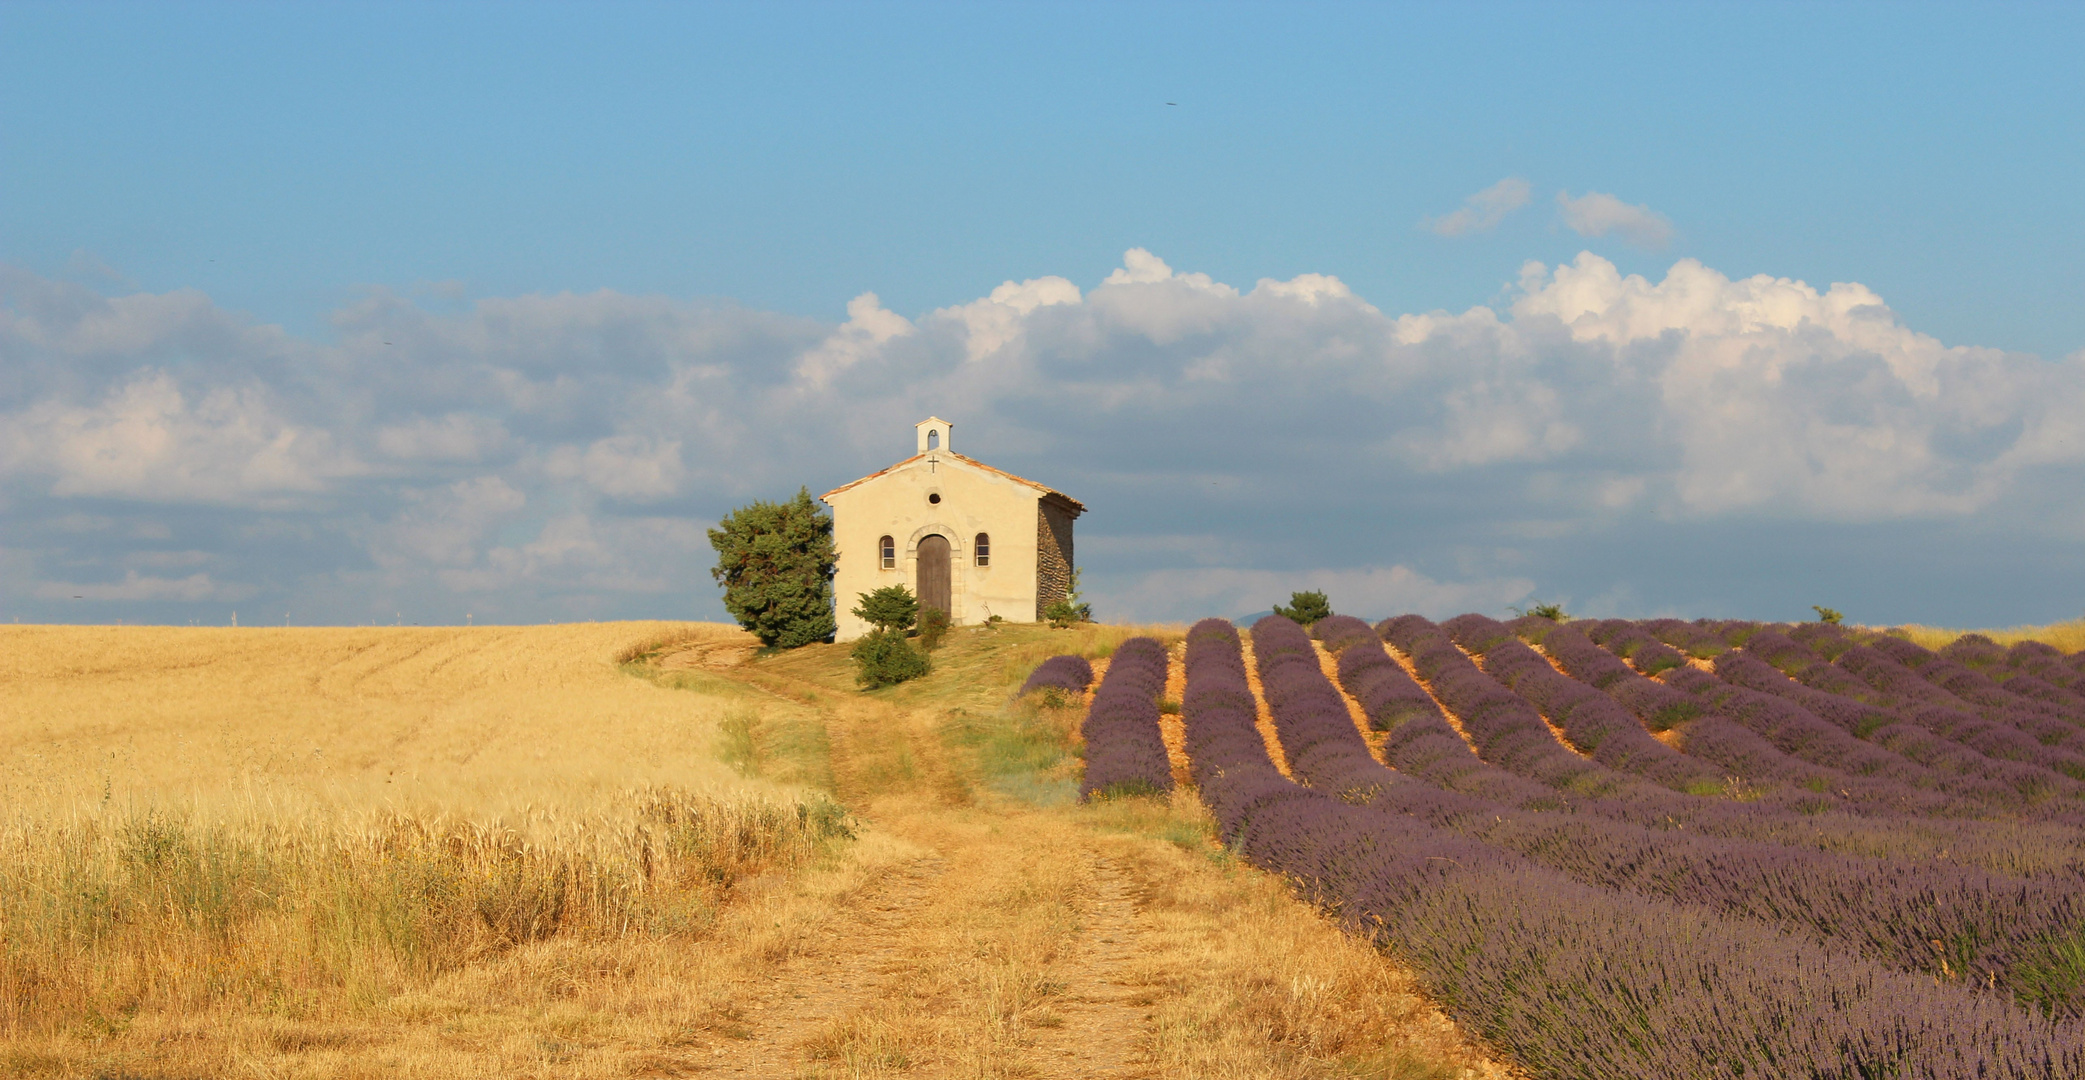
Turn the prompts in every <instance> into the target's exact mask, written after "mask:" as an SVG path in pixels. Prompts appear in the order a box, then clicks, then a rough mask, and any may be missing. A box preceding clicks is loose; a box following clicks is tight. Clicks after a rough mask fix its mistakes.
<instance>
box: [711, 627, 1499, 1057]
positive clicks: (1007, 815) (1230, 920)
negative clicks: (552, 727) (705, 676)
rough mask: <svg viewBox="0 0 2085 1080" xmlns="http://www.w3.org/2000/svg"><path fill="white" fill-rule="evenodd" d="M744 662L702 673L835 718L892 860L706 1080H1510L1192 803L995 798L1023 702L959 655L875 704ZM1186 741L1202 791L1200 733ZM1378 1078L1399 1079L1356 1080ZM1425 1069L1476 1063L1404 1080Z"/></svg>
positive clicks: (777, 983)
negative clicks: (1010, 706)
mask: <svg viewBox="0 0 2085 1080" xmlns="http://www.w3.org/2000/svg"><path fill="white" fill-rule="evenodd" d="M720 652H721V650H716V651H713V652H712V653H711V655H709V656H706V657H704V658H702V660H708V661H709V662H710V663H709V664H704V665H703V666H710V665H711V664H714V665H715V666H716V667H717V668H718V669H719V670H721V671H727V672H728V673H729V675H728V677H731V678H734V679H740V680H743V681H746V682H749V683H752V684H754V685H757V686H758V687H760V688H761V689H762V690H765V691H767V692H768V693H771V694H774V695H776V696H777V697H780V698H785V699H787V700H789V701H791V702H793V703H795V704H798V705H801V706H805V707H808V708H811V709H814V710H816V711H817V713H818V715H819V717H820V719H821V721H822V723H823V724H824V729H825V734H826V737H827V740H828V743H827V745H828V746H829V749H830V765H831V769H830V775H831V776H832V777H833V780H834V787H835V789H836V794H837V795H838V796H839V798H840V799H841V801H842V802H844V803H845V804H846V805H848V806H849V807H850V808H852V809H853V810H854V811H855V813H857V814H858V815H859V816H860V818H861V820H862V821H863V822H864V829H865V830H866V832H865V836H867V837H869V839H870V841H872V842H874V843H876V844H881V845H883V848H882V850H884V851H885V852H887V853H890V854H889V855H888V856H887V857H888V859H889V861H888V862H886V863H885V864H883V865H884V869H883V870H882V871H881V873H880V876H878V877H876V878H875V879H874V880H872V881H871V882H870V883H868V884H867V885H865V886H860V887H856V888H855V890H854V891H853V893H852V894H851V895H848V896H846V897H844V898H843V899H841V900H840V901H839V902H838V903H836V904H834V905H833V906H832V908H831V910H830V911H829V912H827V913H825V914H824V915H822V916H821V917H819V918H818V919H817V920H816V923H815V925H814V927H813V928H812V929H811V931H810V932H808V933H806V934H803V935H801V936H799V937H797V938H794V939H793V944H792V946H791V953H790V955H789V956H788V957H787V958H786V959H784V960H781V961H780V962H778V963H775V964H771V965H769V966H768V967H767V968H766V970H765V973H764V974H763V975H761V976H760V977H758V978H757V979H752V980H749V981H748V982H747V983H746V984H744V987H743V990H742V991H738V992H735V993H734V994H733V995H732V1002H733V1004H732V1006H731V1007H730V1008H728V1009H726V1010H724V1011H723V1012H722V1013H720V1014H719V1015H718V1016H717V1017H715V1018H713V1019H711V1020H709V1021H708V1022H706V1023H704V1024H703V1025H702V1026H703V1027H704V1028H705V1029H706V1032H705V1034H704V1035H703V1036H702V1037H701V1038H700V1040H699V1043H698V1045H697V1046H693V1047H691V1049H692V1050H695V1051H696V1052H695V1053H692V1054H690V1055H688V1057H687V1058H685V1059H683V1060H684V1061H685V1063H686V1065H685V1066H684V1068H683V1072H686V1071H688V1070H689V1069H692V1073H693V1074H697V1075H713V1076H720V1077H746V1078H763V1080H764V1078H787V1080H798V1078H804V1080H809V1078H827V1077H832V1078H838V1077H848V1078H853V1077H886V1076H887V1077H898V1076H903V1077H936V1078H938V1077H950V1078H954V1077H963V1078H966V1080H968V1078H972V1077H1003V1078H1013V1077H1031V1078H1042V1080H1073V1078H1088V1077H1096V1078H1123V1080H1128V1078H1147V1077H1148V1078H1158V1077H1168V1078H1170V1077H1181V1078H1186V1077H1199V1076H1208V1075H1219V1074H1221V1075H1230V1076H1239V1077H1255V1076H1270V1077H1271V1076H1281V1077H1297V1078H1302V1077H1317V1076H1323V1077H1332V1076H1347V1075H1363V1074H1365V1075H1385V1076H1390V1075H1399V1076H1401V1075H1413V1076H1422V1075H1423V1076H1429V1077H1432V1076H1440V1077H1451V1076H1462V1077H1474V1076H1487V1077H1489V1076H1505V1075H1508V1074H1507V1073H1506V1072H1505V1071H1504V1070H1501V1069H1500V1068H1498V1066H1497V1065H1496V1063H1495V1062H1491V1061H1488V1060H1486V1059H1485V1056H1484V1055H1483V1054H1482V1052H1481V1050H1479V1049H1478V1048H1476V1047H1474V1046H1473V1045H1472V1044H1470V1043H1469V1042H1468V1041H1467V1040H1465V1039H1464V1037H1463V1036H1462V1035H1461V1034H1460V1033H1459V1032H1458V1031H1457V1030H1456V1029H1455V1027H1454V1025H1452V1024H1451V1023H1449V1022H1448V1021H1447V1020H1446V1018H1445V1017H1444V1016H1442V1015H1441V1014H1440V1012H1439V1011H1438V1010H1437V1009H1434V1008H1433V1007H1432V1006H1431V1005H1430V1004H1428V1003H1426V1002H1425V1001H1424V1000H1423V999H1422V998H1420V997H1419V996H1418V995H1417V993H1416V984H1415V982H1414V980H1413V979H1412V978H1411V976H1410V975H1409V973H1407V972H1404V971H1402V970H1401V969H1399V968H1398V967H1397V966H1396V965H1394V964H1391V963H1389V962H1387V961H1386V960H1385V959H1384V958H1383V957H1382V956H1381V955H1379V954H1377V953H1376V952H1375V951H1374V950H1373V949H1372V948H1370V947H1369V946H1368V945H1367V944H1366V943H1365V942H1361V941H1359V940H1356V939H1353V938H1351V937H1349V936H1348V935H1346V934H1345V933H1343V932H1342V931H1341V930H1340V928H1339V927H1338V926H1337V924H1335V923H1333V922H1331V921H1330V920H1327V919H1325V918H1324V917H1322V916H1321V915H1320V914H1318V913H1317V912H1315V911H1314V910H1312V909H1310V908H1308V907H1307V906H1303V905H1299V904H1297V903H1296V902H1295V901H1294V900H1293V899H1291V898H1290V897H1289V896H1288V895H1287V893H1286V890H1285V888H1284V887H1283V885H1282V883H1281V882H1280V881H1278V880H1276V879H1272V878H1267V877H1264V876H1262V875H1257V874H1248V873H1240V872H1239V869H1240V868H1239V867H1238V866H1237V865H1236V864H1235V862H1234V861H1233V860H1232V859H1231V858H1230V857H1229V856H1227V855H1225V853H1224V852H1223V850H1222V849H1221V847H1220V845H1218V844H1216V843H1215V841H1214V840H1213V838H1212V837H1211V835H1210V833H1209V832H1208V831H1207V829H1208V825H1207V818H1206V814H1205V812H1204V811H1202V809H1201V807H1200V805H1199V803H1197V802H1196V801H1195V800H1194V797H1193V795H1192V794H1191V793H1182V794H1181V795H1179V796H1177V797H1176V798H1175V799H1174V800H1173V801H1172V802H1171V803H1170V804H1166V803H1157V802H1152V801H1149V800H1126V801H1124V802H1122V803H1121V804H1119V805H1116V804H1109V805H1107V806H1102V807H1071V806H1064V805H1060V804H1055V803H1051V802H1049V801H1040V802H1038V801H1025V800H1024V798H1016V797H1012V796H1009V795H1007V794H1005V793H1004V792H1002V791H1000V790H998V789H995V787H994V785H993V782H992V781H991V780H990V777H989V775H988V774H987V773H985V772H984V771H983V770H985V769H986V768H988V766H987V764H986V763H987V762H988V761H990V760H992V754H993V753H994V751H992V750H990V749H989V748H988V747H986V746H984V745H982V744H980V743H979V742H977V741H975V740H978V739H989V738H994V737H996V738H1009V737H1012V733H1016V732H1017V731H1018V730H1019V729H1018V725H1015V726H1013V727H1001V728H999V729H997V730H998V731H999V732H1000V734H999V735H997V736H992V735H989V734H972V733H975V732H981V731H984V730H985V728H984V727H979V726H978V725H979V724H980V722H981V721H980V720H979V719H974V718H979V717H982V716H984V715H987V714H988V711H989V713H996V714H997V715H999V716H1000V717H1001V719H1000V720H999V721H998V722H999V723H1001V724H1007V723H1009V721H1007V720H1006V719H1005V717H1006V714H1005V713H1004V712H1003V711H1002V710H1004V709H1005V706H1004V704H1003V701H1004V699H1003V698H996V697H995V698H994V699H993V700H992V701H990V702H984V701H980V700H978V699H977V698H975V697H974V696H965V695H964V693H963V692H962V690H961V688H960V683H959V681H958V680H960V678H961V676H962V674H963V668H962V667H961V666H960V665H961V664H963V663H964V662H965V659H964V657H963V656H962V655H961V654H959V653H956V652H953V651H951V652H945V653H943V654H941V656H940V657H938V658H937V664H945V665H946V668H945V670H946V671H947V672H948V675H949V679H950V681H949V682H947V683H944V684H943V686H944V688H943V689H936V688H933V687H921V688H919V689H918V690H912V691H901V692H900V693H896V694H881V695H860V694H856V693H852V692H842V691H839V688H838V687H837V686H835V680H834V678H833V676H832V674H831V673H830V672H824V673H821V672H819V671H818V670H817V669H816V668H815V667H813V666H812V660H813V659H814V657H812V656H811V655H809V654H806V655H804V656H802V657H797V658H783V659H781V660H779V661H760V662H755V663H750V664H746V663H733V662H731V660H732V659H735V658H728V657H726V656H721V655H717V653H720ZM1177 653H1178V650H1175V654H1176V655H1175V656H1174V657H1173V658H1172V663H1171V664H1170V665H1169V670H1168V686H1167V691H1166V695H1167V697H1168V698H1170V699H1172V700H1176V701H1177V700H1178V694H1179V692H1180V690H1181V689H1182V683H1183V681H1184V680H1183V679H1182V671H1181V662H1180V657H1179V656H1178V655H1177ZM702 660H693V659H691V661H684V662H689V663H702ZM720 660H721V661H724V662H723V663H718V661H720ZM1249 663H1250V661H1249V658H1248V664H1249ZM1095 666H1096V667H1100V666H1101V665H1098V664H1097V665H1095ZM1248 670H1249V671H1250V670H1252V669H1251V668H1250V666H1249V667H1248ZM1252 682H1253V683H1254V684H1255V687H1254V688H1255V690H1257V682H1258V678H1257V672H1256V671H1253V679H1252ZM1162 726H1163V727H1164V729H1165V731H1166V733H1167V734H1168V735H1169V738H1168V743H1169V747H1168V749H1169V751H1172V752H1173V753H1175V754H1176V755H1179V756H1177V757H1176V758H1175V766H1176V768H1178V769H1181V770H1182V771H1184V766H1185V759H1184V754H1181V750H1182V748H1181V747H1179V746H1178V745H1177V741H1178V739H1179V736H1180V734H1181V730H1180V718H1179V717H1178V716H1177V715H1172V714H1169V715H1166V716H1165V717H1164V720H1163V722H1162ZM985 727H989V725H985ZM1278 745H1279V744H1273V746H1272V747H1270V748H1271V749H1275V750H1276V752H1277V753H1278ZM964 747H977V748H978V749H975V750H969V749H964ZM1004 752H1005V753H1008V754H1013V755H1016V756H1018V755H1019V754H1023V753H1027V752H1028V751H1026V750H1020V749H1018V748H1013V749H1009V750H1007V751H1004ZM1277 760H1279V759H1278V758H1277ZM1020 790H1024V791H1034V790H1036V789H1033V788H1025V789H1020ZM1364 1061H1366V1062H1371V1063H1375V1064H1370V1065H1368V1066H1367V1067H1366V1069H1365V1070H1364V1072H1362V1073H1355V1072H1353V1071H1352V1070H1353V1068H1355V1067H1358V1066H1357V1065H1356V1064H1354V1063H1360V1062H1364ZM1416 1062H1433V1063H1446V1062H1454V1063H1456V1064H1455V1065H1454V1066H1451V1067H1446V1071H1440V1070H1439V1069H1435V1068H1431V1067H1429V1068H1425V1069H1419V1070H1417V1071H1411V1072H1406V1071H1405V1070H1406V1069H1407V1068H1408V1067H1409V1066H1412V1065H1413V1063H1416ZM1342 1063H1347V1064H1342Z"/></svg>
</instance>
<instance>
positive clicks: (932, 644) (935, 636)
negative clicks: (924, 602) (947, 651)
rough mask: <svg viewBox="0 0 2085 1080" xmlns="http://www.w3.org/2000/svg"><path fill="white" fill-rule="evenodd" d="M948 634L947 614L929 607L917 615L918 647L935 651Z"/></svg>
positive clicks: (936, 608)
mask: <svg viewBox="0 0 2085 1080" xmlns="http://www.w3.org/2000/svg"><path fill="white" fill-rule="evenodd" d="M947 633H948V612H946V611H943V610H941V609H940V608H938V607H930V608H927V609H926V610H924V611H921V612H920V613H919V647H920V648H922V649H936V648H940V647H941V639H942V637H943V636H945V635H947Z"/></svg>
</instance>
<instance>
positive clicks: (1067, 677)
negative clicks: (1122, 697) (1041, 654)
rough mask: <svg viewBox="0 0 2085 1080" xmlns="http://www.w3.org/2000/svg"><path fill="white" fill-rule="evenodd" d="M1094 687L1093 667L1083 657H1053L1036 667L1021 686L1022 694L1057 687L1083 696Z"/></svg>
mask: <svg viewBox="0 0 2085 1080" xmlns="http://www.w3.org/2000/svg"><path fill="white" fill-rule="evenodd" d="M1091 685H1093V665H1092V664H1091V663H1089V662H1088V661H1087V659H1086V658H1085V657H1083V656H1053V657H1050V658H1049V659H1048V660H1045V661H1043V662H1042V663H1040V664H1038V665H1036V668H1035V670H1034V671H1031V672H1029V673H1028V681H1027V682H1024V683H1022V684H1021V693H1023V694H1026V693H1029V692H1030V691H1034V690H1043V689H1046V688H1049V687H1052V686H1054V687H1056V688H1057V689H1059V690H1069V691H1071V692H1072V693H1074V694H1083V693H1085V692H1086V688H1087V687H1089V686H1091Z"/></svg>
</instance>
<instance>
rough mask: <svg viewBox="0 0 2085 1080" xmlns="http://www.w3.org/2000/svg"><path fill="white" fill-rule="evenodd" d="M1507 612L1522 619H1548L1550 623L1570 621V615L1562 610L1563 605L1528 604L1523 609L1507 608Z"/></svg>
mask: <svg viewBox="0 0 2085 1080" xmlns="http://www.w3.org/2000/svg"><path fill="white" fill-rule="evenodd" d="M1507 610H1508V611H1511V612H1513V613H1514V614H1515V615H1518V616H1520V617H1522V618H1524V619H1527V618H1532V619H1548V620H1549V621H1550V622H1570V621H1571V615H1570V613H1568V612H1566V611H1565V610H1564V605H1562V604H1529V605H1528V606H1527V607H1526V608H1524V609H1523V608H1508V609H1507Z"/></svg>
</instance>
